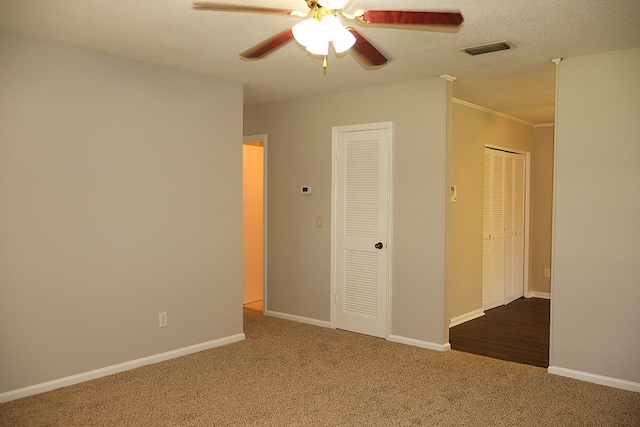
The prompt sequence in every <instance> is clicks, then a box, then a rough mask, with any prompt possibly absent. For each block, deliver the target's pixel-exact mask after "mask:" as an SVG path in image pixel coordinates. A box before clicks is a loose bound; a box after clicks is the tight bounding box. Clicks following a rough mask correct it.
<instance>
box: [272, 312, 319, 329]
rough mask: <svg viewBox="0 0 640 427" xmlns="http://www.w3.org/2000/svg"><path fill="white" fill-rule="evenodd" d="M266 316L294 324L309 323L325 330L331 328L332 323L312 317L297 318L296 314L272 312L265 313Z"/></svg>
mask: <svg viewBox="0 0 640 427" xmlns="http://www.w3.org/2000/svg"><path fill="white" fill-rule="evenodd" d="M264 314H265V315H266V316H272V317H278V318H280V319H285V320H293V321H294V322H300V323H307V324H309V325H314V326H322V327H323V328H330V327H331V322H327V321H324V320H318V319H312V318H310V317H302V316H296V315H295V314H287V313H280V312H278V311H270V310H267V311H265V312H264Z"/></svg>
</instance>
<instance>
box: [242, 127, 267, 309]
mask: <svg viewBox="0 0 640 427" xmlns="http://www.w3.org/2000/svg"><path fill="white" fill-rule="evenodd" d="M267 140H268V136H267V134H266V133H265V134H257V135H246V136H243V137H242V143H243V144H244V143H245V142H252V141H262V311H263V313H266V312H267V306H268V305H267V175H268V174H267V164H268V162H267V153H268V150H267Z"/></svg>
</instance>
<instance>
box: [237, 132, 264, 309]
mask: <svg viewBox="0 0 640 427" xmlns="http://www.w3.org/2000/svg"><path fill="white" fill-rule="evenodd" d="M254 144H255V145H254ZM261 144H262V142H260V141H259V142H256V143H244V144H243V155H242V303H243V304H247V303H250V302H255V301H259V300H261V299H262V284H263V276H264V271H263V269H264V264H263V246H264V238H263V233H264V220H263V215H262V211H263V183H264V179H263V170H264V166H263V157H264V156H263V151H264V148H263V146H262V145H261Z"/></svg>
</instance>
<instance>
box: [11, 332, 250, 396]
mask: <svg viewBox="0 0 640 427" xmlns="http://www.w3.org/2000/svg"><path fill="white" fill-rule="evenodd" d="M244 338H245V337H244V334H236V335H231V336H228V337H224V338H220V339H217V340H213V341H207V342H203V343H200V344H195V345H192V346H189V347H183V348H179V349H176V350H171V351H167V352H166V353H160V354H155V355H153V356H148V357H143V358H140V359H135V360H131V361H129V362H123V363H119V364H117V365H112V366H107V367H104V368H99V369H95V370H93V371H89V372H83V373H81V374H76V375H71V376H69V377H64V378H59V379H57V380H52V381H47V382H45V383H41V384H35V385H32V386H28V387H24V388H20V389H17V390H11V391H7V392H4V393H0V403H3V402H8V401H10V400H15V399H20V398H22V397H27V396H31V395H34V394H39V393H44V392H45V391H51V390H55V389H57V388H61V387H66V386H70V385H73V384H79V383H82V382H85V381H89V380H94V379H96V378H100V377H106V376H107V375H113V374H117V373H119V372H124V371H129V370H131V369H135V368H139V367H141V366H146V365H152V364H154V363H158V362H164V361H165V360H169V359H175V358H176V357H180V356H186V355H187V354H191V353H197V352H199V351H203V350H208V349H210V348H215V347H220V346H223V345H227V344H232V343H234V342H238V341H242V340H244Z"/></svg>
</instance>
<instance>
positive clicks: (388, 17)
mask: <svg viewBox="0 0 640 427" xmlns="http://www.w3.org/2000/svg"><path fill="white" fill-rule="evenodd" d="M356 19H357V20H358V21H359V22H361V23H363V24H391V25H440V26H442V25H444V26H452V27H459V26H460V25H461V24H462V22H464V19H463V18H462V14H461V13H459V12H420V11H406V10H363V11H361V12H360V13H357V14H356Z"/></svg>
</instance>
